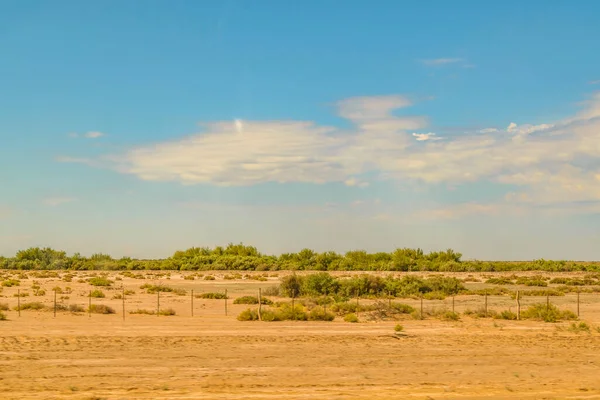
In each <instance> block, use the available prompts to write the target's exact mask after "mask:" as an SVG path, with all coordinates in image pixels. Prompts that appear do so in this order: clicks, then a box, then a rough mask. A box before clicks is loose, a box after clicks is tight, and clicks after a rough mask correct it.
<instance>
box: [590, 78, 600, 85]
mask: <svg viewBox="0 0 600 400" xmlns="http://www.w3.org/2000/svg"><path fill="white" fill-rule="evenodd" d="M598 84H600V79H598V80H596V81H590V85H598Z"/></svg>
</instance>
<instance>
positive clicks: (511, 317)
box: [494, 310, 517, 321]
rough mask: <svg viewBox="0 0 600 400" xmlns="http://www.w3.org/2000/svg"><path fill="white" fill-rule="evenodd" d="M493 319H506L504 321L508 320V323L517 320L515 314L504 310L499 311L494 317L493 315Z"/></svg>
mask: <svg viewBox="0 0 600 400" xmlns="http://www.w3.org/2000/svg"><path fill="white" fill-rule="evenodd" d="M494 318H495V319H506V320H510V321H516V320H517V313H514V312H512V311H510V310H504V311H501V312H499V313H497V314H496V315H494Z"/></svg>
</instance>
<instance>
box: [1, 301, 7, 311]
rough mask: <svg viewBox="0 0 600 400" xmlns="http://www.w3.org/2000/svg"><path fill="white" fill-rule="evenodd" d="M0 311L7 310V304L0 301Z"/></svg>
mask: <svg viewBox="0 0 600 400" xmlns="http://www.w3.org/2000/svg"><path fill="white" fill-rule="evenodd" d="M0 311H8V304H7V303H0Z"/></svg>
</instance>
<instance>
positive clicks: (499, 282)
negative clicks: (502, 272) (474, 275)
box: [485, 276, 513, 285]
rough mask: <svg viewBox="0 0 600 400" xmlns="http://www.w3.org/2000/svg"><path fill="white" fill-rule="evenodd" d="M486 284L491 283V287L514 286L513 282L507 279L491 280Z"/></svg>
mask: <svg viewBox="0 0 600 400" xmlns="http://www.w3.org/2000/svg"><path fill="white" fill-rule="evenodd" d="M485 283H489V284H491V285H512V284H513V281H512V280H511V279H508V278H506V277H503V276H501V277H498V278H490V279H488V280H487V281H485Z"/></svg>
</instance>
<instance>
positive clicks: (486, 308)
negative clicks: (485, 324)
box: [484, 291, 488, 318]
mask: <svg viewBox="0 0 600 400" xmlns="http://www.w3.org/2000/svg"><path fill="white" fill-rule="evenodd" d="M484 297H485V317H486V318H487V316H488V307H487V291H486V292H485V294H484Z"/></svg>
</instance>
